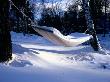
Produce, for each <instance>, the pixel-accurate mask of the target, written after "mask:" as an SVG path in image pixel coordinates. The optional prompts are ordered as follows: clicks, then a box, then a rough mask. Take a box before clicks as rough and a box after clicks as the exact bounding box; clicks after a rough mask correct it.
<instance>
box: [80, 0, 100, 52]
mask: <svg viewBox="0 0 110 82" xmlns="http://www.w3.org/2000/svg"><path fill="white" fill-rule="evenodd" d="M82 3H83V4H82V5H83V10H84V14H85V19H86V23H87V28H88V29H89V34H91V35H92V36H93V39H92V41H91V46H92V47H93V49H94V50H95V51H98V50H99V49H100V45H99V43H98V39H97V35H96V31H95V29H94V24H93V20H92V18H91V14H90V9H89V5H88V0H82Z"/></svg>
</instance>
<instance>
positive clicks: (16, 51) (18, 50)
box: [12, 44, 39, 54]
mask: <svg viewBox="0 0 110 82" xmlns="http://www.w3.org/2000/svg"><path fill="white" fill-rule="evenodd" d="M12 46H13V47H12V51H13V53H14V54H24V52H34V53H36V54H39V53H38V52H35V51H32V50H30V49H29V48H24V47H22V46H21V45H19V44H12Z"/></svg>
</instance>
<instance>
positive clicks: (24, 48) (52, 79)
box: [0, 32, 110, 82]
mask: <svg viewBox="0 0 110 82" xmlns="http://www.w3.org/2000/svg"><path fill="white" fill-rule="evenodd" d="M11 35H12V44H13V60H12V61H10V62H9V63H8V64H7V63H5V64H0V82H110V43H109V42H110V36H109V35H107V36H106V37H100V38H99V39H100V43H101V45H102V47H103V49H104V51H105V52H106V53H107V54H108V55H105V54H103V53H99V52H95V51H94V50H93V49H92V48H91V46H90V45H79V46H76V47H64V46H56V45H54V44H52V43H50V42H49V41H47V40H46V39H44V38H42V37H40V36H37V35H26V36H23V34H21V33H14V32H11Z"/></svg>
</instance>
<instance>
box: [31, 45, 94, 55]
mask: <svg viewBox="0 0 110 82" xmlns="http://www.w3.org/2000/svg"><path fill="white" fill-rule="evenodd" d="M31 50H32V51H33V50H39V51H46V52H52V53H57V54H70V55H71V54H72V55H78V54H83V53H89V52H94V51H93V49H92V48H91V47H90V46H86V47H84V48H81V49H78V50H68V51H58V50H48V49H35V48H31ZM79 51H80V52H79Z"/></svg>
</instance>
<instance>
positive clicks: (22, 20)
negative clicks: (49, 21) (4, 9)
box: [10, 0, 34, 34]
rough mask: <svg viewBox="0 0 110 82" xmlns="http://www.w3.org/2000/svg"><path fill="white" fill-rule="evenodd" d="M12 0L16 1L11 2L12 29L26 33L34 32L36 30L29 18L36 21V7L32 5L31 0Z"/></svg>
mask: <svg viewBox="0 0 110 82" xmlns="http://www.w3.org/2000/svg"><path fill="white" fill-rule="evenodd" d="M12 1H13V3H14V5H13V4H11V8H10V20H11V27H12V30H13V31H15V32H23V33H24V34H27V33H33V32H34V30H33V29H32V28H31V25H30V24H31V21H30V20H29V18H30V19H31V20H33V21H34V13H33V11H34V8H33V7H32V6H31V4H30V2H29V0H19V1H18V0H12ZM15 6H16V7H15ZM17 8H18V9H17ZM21 12H23V13H21ZM26 16H27V17H26Z"/></svg>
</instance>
